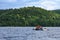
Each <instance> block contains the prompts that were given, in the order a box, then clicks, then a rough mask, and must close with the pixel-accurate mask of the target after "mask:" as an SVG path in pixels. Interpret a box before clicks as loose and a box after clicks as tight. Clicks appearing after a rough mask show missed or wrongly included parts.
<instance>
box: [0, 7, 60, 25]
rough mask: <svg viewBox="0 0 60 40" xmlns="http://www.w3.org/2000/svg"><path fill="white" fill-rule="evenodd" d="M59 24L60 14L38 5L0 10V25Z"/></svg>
mask: <svg viewBox="0 0 60 40" xmlns="http://www.w3.org/2000/svg"><path fill="white" fill-rule="evenodd" d="M38 24H39V25H42V26H60V14H57V13H55V12H52V11H48V10H45V9H42V8H39V7H24V8H19V9H6V10H0V26H36V25H38Z"/></svg>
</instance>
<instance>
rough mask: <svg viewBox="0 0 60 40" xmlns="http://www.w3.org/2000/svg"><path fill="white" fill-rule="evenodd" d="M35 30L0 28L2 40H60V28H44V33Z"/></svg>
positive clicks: (29, 28)
mask: <svg viewBox="0 0 60 40" xmlns="http://www.w3.org/2000/svg"><path fill="white" fill-rule="evenodd" d="M33 28H34V27H0V40H60V27H44V28H43V29H44V31H40V30H38V31H36V30H33ZM45 28H46V29H45Z"/></svg>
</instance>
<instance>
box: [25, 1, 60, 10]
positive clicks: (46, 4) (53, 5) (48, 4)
mask: <svg viewBox="0 0 60 40" xmlns="http://www.w3.org/2000/svg"><path fill="white" fill-rule="evenodd" d="M59 4H60V1H59V0H40V1H35V2H29V3H26V6H37V7H42V8H44V9H47V10H54V9H58V8H60V6H59Z"/></svg>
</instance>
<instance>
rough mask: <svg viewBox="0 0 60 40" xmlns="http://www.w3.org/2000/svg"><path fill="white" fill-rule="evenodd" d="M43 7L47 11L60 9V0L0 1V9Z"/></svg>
mask: <svg viewBox="0 0 60 40" xmlns="http://www.w3.org/2000/svg"><path fill="white" fill-rule="evenodd" d="M30 6H35V7H41V8H44V9H46V10H55V9H60V0H0V9H9V8H21V7H30Z"/></svg>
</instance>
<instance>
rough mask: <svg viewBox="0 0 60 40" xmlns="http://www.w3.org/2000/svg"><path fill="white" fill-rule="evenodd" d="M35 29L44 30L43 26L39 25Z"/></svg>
mask: <svg viewBox="0 0 60 40" xmlns="http://www.w3.org/2000/svg"><path fill="white" fill-rule="evenodd" d="M34 30H41V31H43V27H42V26H40V25H38V26H36V28H35V29H34Z"/></svg>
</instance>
